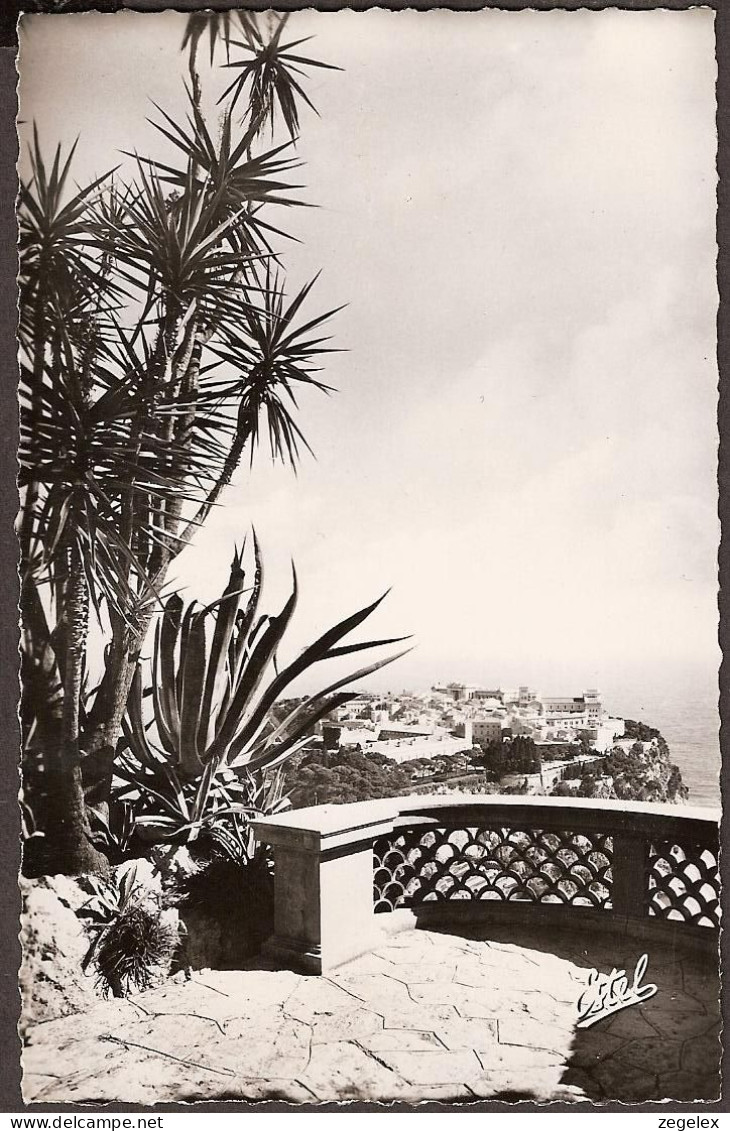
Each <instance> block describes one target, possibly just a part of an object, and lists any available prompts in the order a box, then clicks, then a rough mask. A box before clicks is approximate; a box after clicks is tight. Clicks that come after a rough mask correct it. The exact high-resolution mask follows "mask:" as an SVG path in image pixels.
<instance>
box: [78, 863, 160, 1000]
mask: <svg viewBox="0 0 730 1131" xmlns="http://www.w3.org/2000/svg"><path fill="white" fill-rule="evenodd" d="M87 882H88V883H89V885H90V886H91V889H92V891H93V895H92V898H91V899H90V900H89V901H88V902H87V903H86V904H84V906H83V907H82V908H81V910H80V911H79V917H80V918H81V919H83V920H84V923H85V925H86V929H87V931H88V932H89V934H90V935H91V938H92V941H91V946H90V947H89V949H88V951H87V953H86V955H85V957H84V961H83V963H82V969H84V970H87V969H88V968H89V966H91V965H92V964H93V965H94V966H95V968H96V971H97V975H98V982H99V985H100V987H101V989H102V990H103V992H104V993H105V994H112V995H113V996H114V997H125V996H126V995H127V994H129V993H131V992H132V991H133V990H146V989H148V988H149V987H150V986H151V985H152V984H153V982H154V981H155V977H156V975H157V974H158V973H159V971H160V970H161V969H164V968H165V967H166V966H168V965H169V963H170V960H171V959H172V956H173V954H174V953H175V951H176V949H177V947H178V946H179V943H180V931H179V928H178V927H177V925H176V922H175V921H174V920H173V916H172V915H170V913H169V912H165V911H164V910H163V908H162V906H161V900H160V896H159V895H158V893H157V892H155V891H154V890H153V889H151V888H150V887H148V886H147V885H146V884H144V883H142V882H140V880H139V879H138V870H137V865H136V864H132V865H128V866H126V867H125V866H122V868H120V869H119V871H118V872H117V874H116V876H115V878H114V879H113V880H103V879H100V878H98V877H94V876H92V877H88V879H87Z"/></svg>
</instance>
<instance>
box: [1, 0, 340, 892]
mask: <svg viewBox="0 0 730 1131" xmlns="http://www.w3.org/2000/svg"><path fill="white" fill-rule="evenodd" d="M285 23H286V17H284V18H280V17H276V16H270V17H267V18H266V20H265V21H264V22H263V23H262V24H261V25H259V23H258V22H257V21H256V19H254V17H253V16H251V15H250V14H244V13H238V14H236V17H235V18H234V17H233V15H232V14H231V15H230V16H229V14H208V13H196V14H195V15H194V16H193V17H191V19H190V22H189V24H188V30H187V33H186V38H185V42H184V44H183V46H184V47H185V48H186V49H187V50H188V51H189V57H188V69H189V74H190V79H191V87H190V89H188V91H187V94H186V95H185V97H186V100H187V107H186V110H185V112H184V115H183V116H182V117H181V118H177V117H176V116H175V115H174V114H172V113H169V112H167V111H162V110H161V109H160V110H159V111H158V117H157V119H156V122H155V124H156V126H157V128H158V131H159V132H160V134H161V136H164V138H165V139H166V142H167V144H168V146H169V147H170V151H171V152H172V154H173V156H172V157H170V159H169V160H168V161H162V160H161V159H159V158H157V157H155V158H152V157H149V156H145V155H134V157H133V158H132V159H131V164H130V159H129V157H128V156H127V158H126V159H125V157H124V155H122V157H121V160H122V164H121V165H120V166H119V168H117V169H115V170H110V171H109V172H108V173H107V174H105V175H104V176H102V177H100V178H98V179H95V180H94V181H93V182H92V183H90V184H88V185H86V186H83V187H81V188H78V187H77V188H75V189H73V188H72V187H71V185H72V162H73V158H74V150H73V149H72V150H71V151H70V152H68V153H65V154H64V153H63V152H62V150H61V148H60V147H58V148H57V149H56V151H55V154H54V156H53V158H52V161H51V162H50V163H49V162H47V161H46V160H45V157H44V153H43V147H42V145H41V142H40V139H39V137H38V135H37V133H34V137H33V141H32V144H31V150H30V165H31V173H30V176H29V177H28V178H27V179H26V180H24V181H23V182H22V184H21V190H20V200H19V230H20V261H21V268H20V298H21V309H20V335H19V337H20V354H21V381H20V395H21V446H20V465H21V472H20V483H21V492H22V494H21V512H20V519H19V538H20V545H21V574H22V598H21V605H22V629H23V636H22V640H23V658H22V665H23V695H22V719H23V738H24V748H25V754H26V765H27V766H29V765H31V763H32V761H33V759H34V758H35V759H36V762H37V763H39V764H41V765H42V768H43V769H44V773H45V780H46V782H47V786H46V787H45V788H44V791H45V795H46V801H47V805H46V807H45V811H44V813H43V820H42V821H41V824H42V826H43V831H44V832H45V834H46V837H45V840H46V845H47V847H48V849H49V855H50V857H51V860H50V861H49V863H48V866H53V867H54V868H55V869H56V870H59V871H61V870H63V871H79V870H82V869H88V868H90V867H98V866H100V861H99V859H98V854H97V853H96V852H95V850H94V849H93V847H92V845H91V841H90V835H89V834H90V828H89V818H88V812H87V806H88V805H89V804H93V805H95V806H102V807H103V806H105V805H106V804H107V803H108V799H109V790H110V787H111V780H112V769H113V761H114V756H115V751H116V747H117V742H118V739H119V736H120V733H121V727H122V720H123V718H124V715H125V711H126V710H127V703H128V699H129V695H130V691H131V688H132V685H133V680H134V678H135V673H136V671H137V667H138V660H139V656H140V652H141V649H142V645H143V641H144V639H145V637H146V634H147V631H148V629H149V627H150V624H151V622H152V620H153V618H154V617H155V616H156V615H157V614H158V613H159V611H160V609H161V607H162V600H163V590H164V588H165V586H166V585H168V573H169V570H170V566H171V563H172V562H173V561H174V559H175V557H176V556H177V554H178V553H179V552H180V550H181V549H182V548H183V547H184V546H185V545H186V544H187V542H188V541H190V539H191V538H192V537H194V536H195V533H196V531H197V530H198V528H199V526H200V524H201V523H202V522H203V521H204V520H205V518H206V516H207V514H208V513H209V511H210V508H211V507H212V506H213V505H214V504H215V503H217V502H218V501H219V500H220V497H221V494H222V492H223V489H224V487H225V486H226V485H227V484H228V483H229V482H230V480H231V477H232V476H233V474H234V472H235V470H236V467H237V466H238V464H239V462H240V461H241V459H242V458H243V457H244V455H245V454H247V455H248V457H249V458H253V455H254V451H255V449H256V447H257V445H258V442H259V438H260V437H261V436H262V435H264V434H265V433H266V432H268V436H269V441H270V446H271V452H272V455H273V456H274V457H276V458H279V459H282V460H286V461H291V462H292V463H293V462H295V461H296V458H297V451H298V441H301V440H302V436H301V432H300V430H299V426H298V424H297V423H296V422H295V414H296V401H295V389H296V387H297V386H303V385H309V386H310V387H315V388H319V389H325V388H326V386H325V385H324V384H323V382H321V381H320V380H319V378H318V377H317V376H316V372H317V362H318V360H319V359H320V358H321V356H322V355H323V354H324V353H326V352H328V346H327V344H326V338H325V337H323V335H322V325H323V323H324V322H325V321H326V319H327V318H328V317H329V315H328V314H324V315H319V316H314V317H311V316H305V315H303V314H302V312H301V309H300V308H301V305H302V303H303V301H304V300H305V299H306V298H307V297H308V295H309V292H310V285H307V286H306V287H305V288H304V289H303V290H300V291H298V292H295V295H294V297H293V298H291V299H287V298H286V297H285V290H286V288H285V281H284V275H283V269H282V267H281V255H280V249H279V248H278V247H276V246H274V245H275V244H276V243H277V242H280V239H281V237H282V235H283V232H282V230H281V221H280V219H278V217H277V213H279V214H282V213H284V212H289V211H290V210H291V208H292V207H294V206H295V205H296V204H301V203H303V202H302V201H301V200H300V198H299V197H298V196H297V186H296V185H294V184H292V183H291V173H292V171H293V170H294V169H295V168H296V167H297V166H298V165H299V160H298V158H297V156H296V150H295V145H294V140H295V137H294V127H296V126H297V125H298V112H297V110H296V106H297V103H298V102H300V101H304V102H305V103H306V102H308V99H307V98H306V96H304V94H303V90H302V88H301V83H300V79H301V73H302V71H303V70H306V69H307V68H308V67H309V66H318V65H320V64H318V63H316V62H315V61H314V60H306V59H302V58H300V57H297V58H296V59H294V57H292V56H291V46H292V45H291V44H282V32H283V29H284V26H285ZM205 31H208V32H209V33H210V47H211V62H212V59H213V56H214V54H215V47H216V44H217V43H222V44H223V46H224V47H225V48H226V58H227V59H228V61H229V62H231V61H234V60H233V58H232V57H233V55H234V53H235V52H236V51H243V53H244V56H245V58H244V59H243V60H242V67H241V74H240V76H239V79H238V80H237V81H236V83H235V84H234V87H233V89H232V90H231V92H230V94H229V95H228V97H227V99H224V104H223V107H222V110H221V114H222V117H221V120H220V126H219V129H217V131H214V133H215V138H214V136H213V133H212V132H211V130H210V128H209V127H208V125H207V124H206V121H205V117H204V115H203V112H202V110H201V102H202V96H201V89H202V87H201V79H200V74H199V71H198V60H197V48H198V43H199V40H200V39H201V36H202V35H203V33H204V32H205ZM234 31H235V35H236V36H241V35H242V37H243V38H242V39H241V38H238V39H234V36H233V34H232V32H234ZM294 68H296V71H295V70H294ZM295 75H296V76H298V77H295ZM246 91H249V96H248V100H247V101H246V95H245V92H246ZM280 113H281V115H283V121H284V125H285V127H286V129H287V132H288V135H289V136H288V140H287V141H286V142H285V143H284V144H276V143H274V142H273V141H270V142H268V143H267V142H265V141H264V140H263V139H264V137H265V136H266V135H267V130H268V128H269V127H271V129H272V130H273V129H274V126H275V120H276V118H277V116H278V115H279V114H280ZM74 148H75V147H74ZM165 607H166V610H168V611H166V614H165V615H166V617H168V613H169V606H165ZM92 615H93V616H96V617H97V618H98V620H99V622H100V624H101V626H102V628H103V631H104V633H105V636H106V650H105V655H104V664H103V672H102V675H101V680H100V682H99V684H98V686H97V687H96V688H95V689H94V690H93V691H90V690H89V687H88V680H87V676H86V673H87V668H88V662H87V661H88V657H87V652H88V647H89V643H88V636H89V624H90V617H91V616H92ZM165 623H167V621H166V622H165ZM195 623H196V624H197V621H195ZM26 784H27V786H28V796H27V798H26V800H27V801H28V802H29V803H30V805H31V807H34V798H33V791H32V789H30V785H31V784H32V783H31V777H30V775H29V776H28V778H27V781H26ZM36 808H38V806H37V805H36ZM36 823H38V814H37V813H36Z"/></svg>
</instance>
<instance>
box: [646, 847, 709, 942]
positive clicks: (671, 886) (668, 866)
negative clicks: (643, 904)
mask: <svg viewBox="0 0 730 1131" xmlns="http://www.w3.org/2000/svg"><path fill="white" fill-rule="evenodd" d="M648 871H649V885H648V887H649V891H648V895H649V914H650V915H654V916H657V917H659V918H662V919H679V920H682V921H684V922H685V923H692V924H694V925H696V926H699V927H717V926H719V923H720V901H719V891H720V882H719V870H718V859H717V850H716V849H715V848H714V847H713V848H710V847H708V846H707V845H703V844H697V843H695V844H688V843H686V842H685V843H683V844H677V843H675V842H674V841H672V840H663V841H657V842H655V843H652V844H651V845H650V846H649V861H648Z"/></svg>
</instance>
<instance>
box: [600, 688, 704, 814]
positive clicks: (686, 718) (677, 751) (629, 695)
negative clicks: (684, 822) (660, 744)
mask: <svg viewBox="0 0 730 1131" xmlns="http://www.w3.org/2000/svg"><path fill="white" fill-rule="evenodd" d="M601 690H602V693H603V702H604V705H605V707H606V709H607V710H609V711H610V712H611V714H612V715H618V716H619V717H622V718H628V719H639V720H641V721H642V722H645V723H647V724H648V725H649V726H653V727H656V728H657V730H659V731H660V732H661V734H662V735H663V736H664V738H665V739H666V741H667V745H668V746H669V749H670V751H671V756H672V761H673V762H675V763H676V764H677V765H678V766H679V769H680V770H681V773H682V780H683V781H684V783H685V785H687V786H689V791H690V792H689V798H688V804H690V805H699V806H712V807H719V805H720V782H719V773H720V733H719V732H720V712H719V706H718V698H719V691H718V680H717V672H712V671H697V670H695V669H688V670H685V671H683V672H676V671H673V672H668V673H664V674H663V675H662V674H659V675H657V673H656V672H654V673H650V672H647V673H646V674H642V673H640V674H636V673H633V674H632V675H631V676H628V675H626V676H614V677H613V678H612V679H609V678H606V677H605V676H604V679H603V687H602V688H601Z"/></svg>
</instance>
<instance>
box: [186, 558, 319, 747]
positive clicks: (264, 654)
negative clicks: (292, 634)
mask: <svg viewBox="0 0 730 1131" xmlns="http://www.w3.org/2000/svg"><path fill="white" fill-rule="evenodd" d="M297 597H298V592H297V579H296V573H294V575H293V588H292V593H291V596H290V597H289V600H288V601H287V602H286V604H285V606H284V608H283V609H282V611H281V612H280V613H279V615H278V617H272V618H271V619H270V621H269V623H268V625H267V627H266V629H265V630H264V632H263V633H262V634H261V638H260V640H259V641H258V643H257V644H256V647H255V648H254V649H253V651H252V653H251V655H250V657H249V658H248V659H247V660H246V662H245V663H244V665H243V667H242V669H241V672H240V675H239V677H238V680H237V683H236V687H235V691H234V693H233V696H232V698H231V702H230V705H229V707H228V710H227V712H226V716H225V719H224V721H223V722H222V725H221V726H220V728H219V730H218V734H217V736H216V738H215V739H214V740H213V742H212V743H211V745H210V748H209V752H208V753H209V757H220V756H222V755H223V753H224V751H225V749H226V747H227V746H228V744H229V742H230V741H231V739H232V738H233V736H234V734H235V733H236V728H237V726H238V722H239V720H240V719H241V718H242V716H243V714H244V712H245V711H246V709H247V708H248V705H249V703H250V701H251V698H252V697H253V695H254V694H255V693H256V690H257V688H258V686H259V684H260V683H261V680H262V679H263V677H264V675H265V673H266V670H267V669H268V667H269V664H270V663H271V660H272V658H273V656H274V654H275V653H276V650H277V648H278V647H279V644H280V642H281V639H282V637H283V635H284V633H285V632H286V629H287V627H288V625H289V622H290V620H291V618H292V615H293V613H294V609H295V608H296V604H297Z"/></svg>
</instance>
